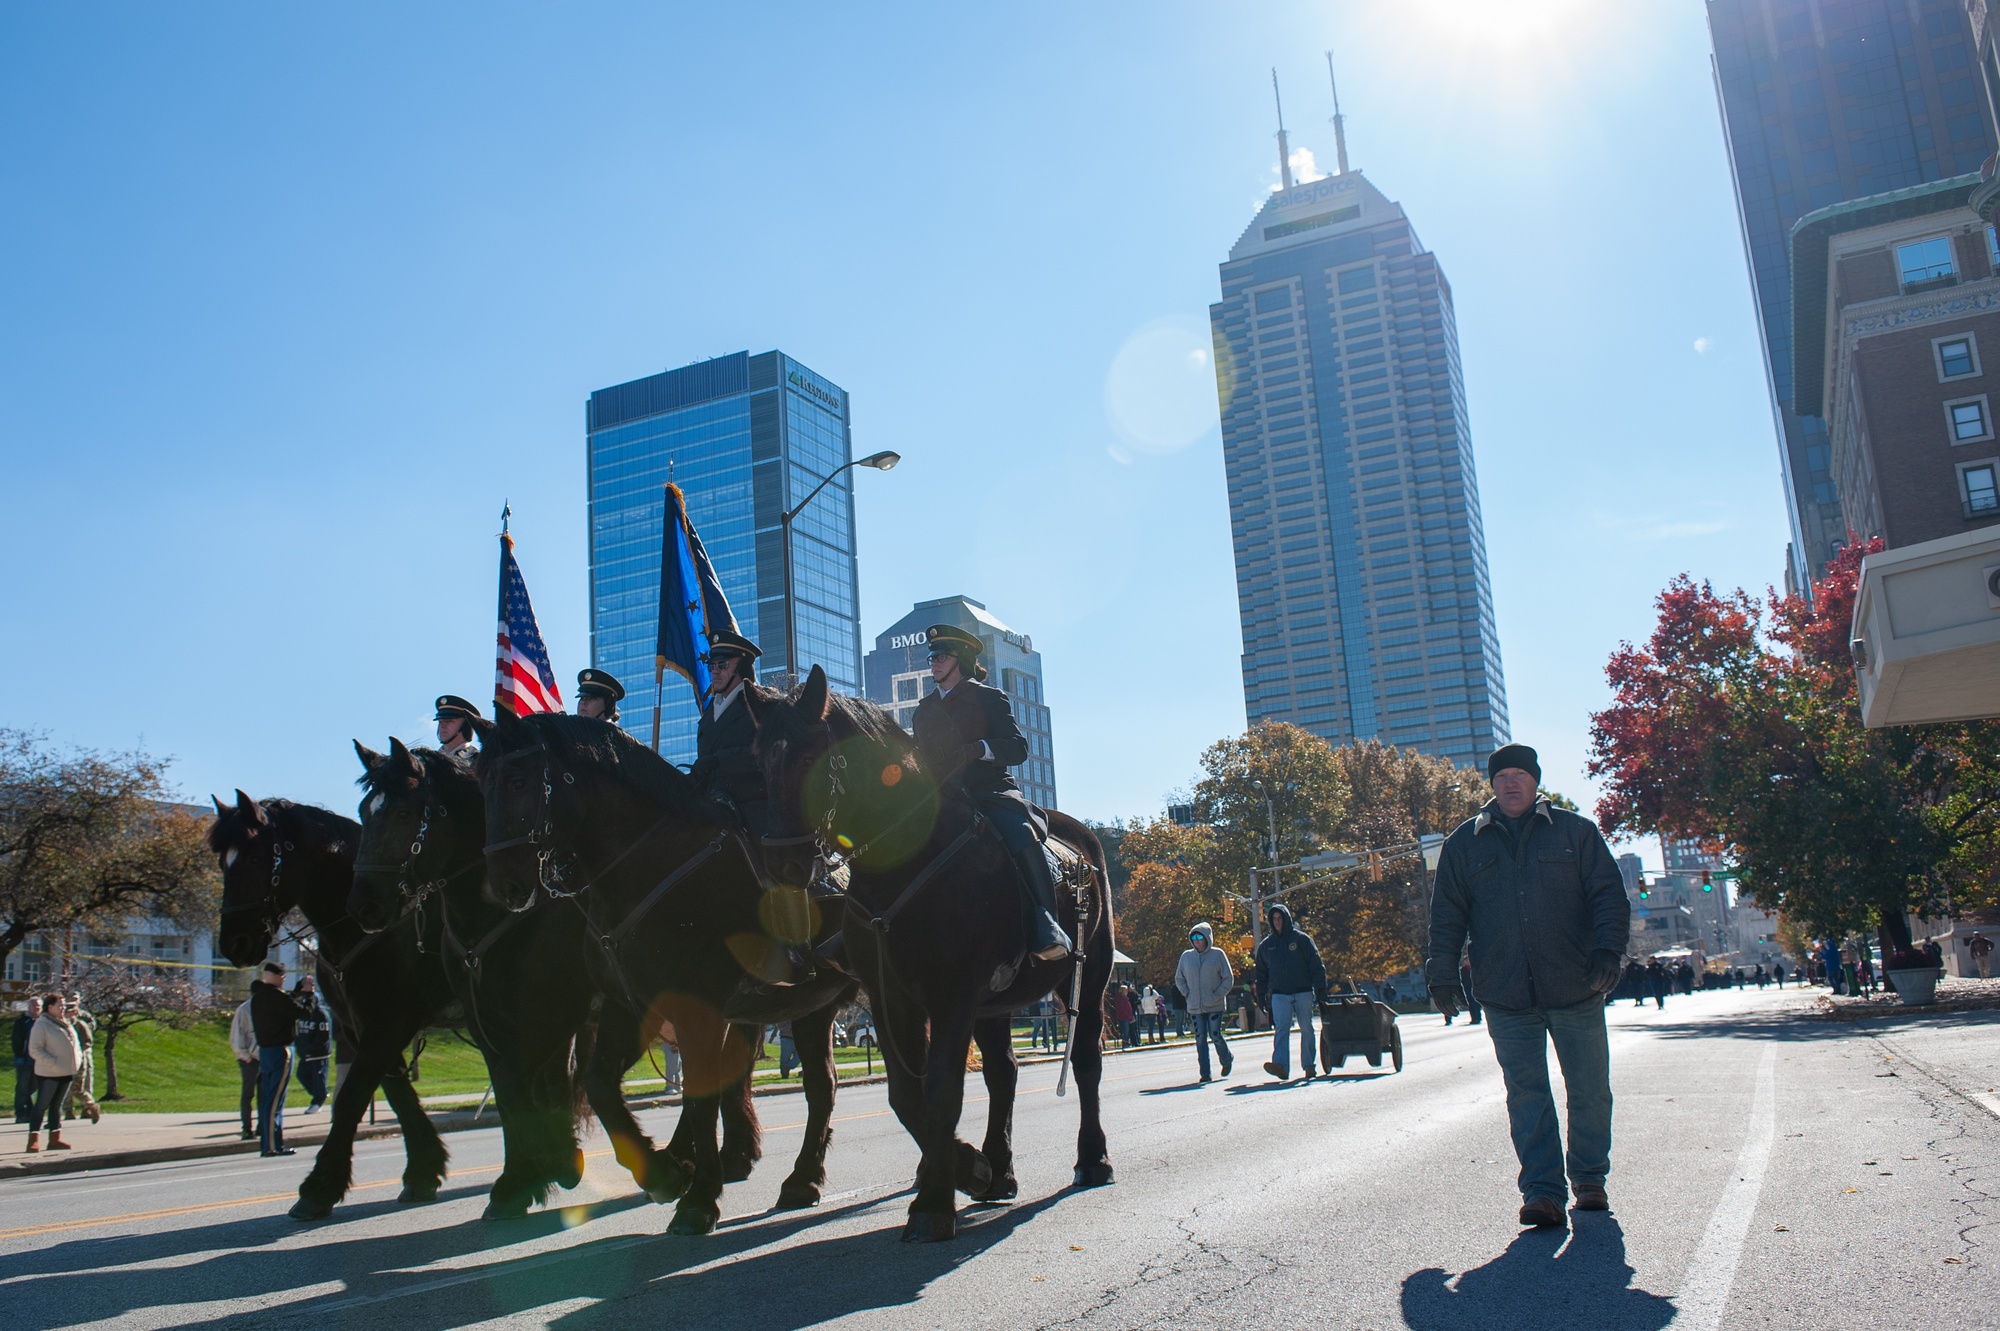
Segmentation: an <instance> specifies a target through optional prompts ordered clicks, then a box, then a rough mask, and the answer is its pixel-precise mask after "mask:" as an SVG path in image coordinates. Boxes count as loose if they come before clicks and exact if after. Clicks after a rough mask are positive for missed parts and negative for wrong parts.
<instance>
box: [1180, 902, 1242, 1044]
mask: <svg viewBox="0 0 2000 1331" xmlns="http://www.w3.org/2000/svg"><path fill="white" fill-rule="evenodd" d="M1188 942H1189V944H1190V946H1189V948H1188V949H1187V951H1185V952H1183V953H1181V959H1180V964H1179V965H1177V966H1175V967H1174V992H1175V993H1178V994H1179V995H1180V996H1181V998H1182V1000H1183V1001H1184V1002H1186V1004H1187V1013H1188V1016H1189V1017H1190V1018H1191V1019H1192V1020H1193V1022H1194V1053H1195V1064H1196V1066H1197V1067H1199V1068H1200V1069H1201V1079H1202V1080H1203V1081H1213V1080H1215V1079H1214V1078H1213V1077H1211V1076H1210V1075H1209V1070H1208V1067H1209V1065H1208V1046H1209V1042H1210V1041H1214V1043H1215V1053H1216V1057H1217V1058H1219V1059H1221V1060H1222V1075H1223V1076H1225V1077H1227V1076H1228V1075H1229V1070H1230V1068H1232V1067H1234V1066H1235V1065H1236V1060H1235V1058H1233V1057H1232V1056H1231V1055H1230V1052H1229V1042H1228V1041H1227V1040H1225V1039H1224V1038H1223V1036H1222V1023H1223V1018H1224V1017H1226V1016H1227V1015H1228V1012H1227V1009H1228V1006H1229V991H1230V990H1231V989H1232V988H1234V987H1235V984H1236V977H1235V976H1234V975H1233V974H1231V973H1230V969H1229V958H1228V957H1225V956H1223V955H1222V949H1221V948H1219V947H1217V946H1216V945H1215V930H1214V929H1213V928H1211V927H1210V926H1209V924H1208V922H1207V921H1206V920H1204V921H1203V922H1201V923H1200V924H1197V925H1196V926H1195V927H1194V928H1192V929H1190V930H1188Z"/></svg>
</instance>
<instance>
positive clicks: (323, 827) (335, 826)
mask: <svg viewBox="0 0 2000 1331" xmlns="http://www.w3.org/2000/svg"><path fill="white" fill-rule="evenodd" d="M257 807H258V808H260V809H262V810H263V811H264V816H265V817H266V818H268V819H270V821H271V825H272V826H273V827H276V826H278V825H280V824H281V823H282V824H285V825H287V831H288V833H289V834H290V835H292V836H294V837H297V836H300V835H301V834H304V835H306V836H310V837H315V838H317V840H318V844H317V845H315V846H312V847H310V848H311V849H315V850H322V851H326V852H328V853H330V854H338V853H340V847H341V844H342V843H343V842H346V843H349V844H351V843H352V841H353V839H354V838H355V837H356V836H357V835H359V834H360V831H361V824H359V823H357V822H355V821H354V820H353V819H352V818H348V817H344V816H343V815H341V814H337V813H335V812H334V811H333V810H332V809H322V808H321V807H320V806H319V805H317V804H301V803H299V802H298V801H297V800H288V799H267V800H258V801H257ZM245 821H246V819H245V818H244V816H243V814H242V812H241V811H239V810H237V809H234V808H229V809H225V810H224V811H223V812H222V813H219V814H217V815H216V819H215V823H214V825H213V826H211V827H210V828H209V829H208V848H209V849H210V850H212V851H214V852H216V853H217V854H221V853H222V852H223V851H225V850H228V849H229V848H230V847H231V846H233V845H235V844H236V841H237V839H238V838H239V837H241V836H242V833H243V824H244V822H245Z"/></svg>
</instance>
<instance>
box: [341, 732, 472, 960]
mask: <svg viewBox="0 0 2000 1331" xmlns="http://www.w3.org/2000/svg"><path fill="white" fill-rule="evenodd" d="M354 752H355V754H356V756H358V757H359V758H360V759H361V766H362V769H363V770H362V773H361V776H360V778H359V780H358V782H357V784H358V785H360V786H361V787H362V790H363V794H362V797H361V810H360V812H361V838H360V847H359V850H358V851H357V853H356V855H355V860H354V889H353V891H352V893H350V894H349V896H348V898H347V913H348V914H349V915H351V916H353V917H354V922H355V923H356V924H359V925H360V926H361V927H362V928H363V929H366V930H367V931H368V932H370V933H379V932H380V931H381V930H383V929H386V928H388V927H389V926H390V925H391V924H394V923H395V922H396V921H397V920H398V919H399V918H401V916H402V915H403V913H404V912H406V911H409V910H414V909H419V908H421V906H422V904H423V901H424V899H425V898H426V897H428V896H429V895H430V894H431V893H432V892H433V891H436V890H437V889H439V888H441V887H443V886H444V884H445V882H446V879H447V877H448V876H450V875H454V874H457V873H459V872H462V871H464V870H466V869H469V868H470V867H471V865H470V863H469V862H467V861H466V860H465V848H457V849H458V852H459V853H456V854H454V853H453V851H454V847H453V846H452V845H450V844H447V840H448V837H449V834H450V833H452V832H453V831H455V830H457V829H455V828H454V827H453V826H452V825H451V824H449V823H446V822H445V820H446V819H447V818H449V817H450V808H449V805H448V803H447V801H446V798H445V792H443V791H440V790H439V789H438V785H439V782H438V780H437V779H436V778H435V776H434V773H436V772H437V771H438V770H439V769H438V764H440V763H442V764H447V765H450V764H451V763H452V760H451V759H450V758H447V757H445V756H444V755H443V754H441V753H436V752H433V751H428V750H426V751H421V752H413V751H412V750H411V749H409V748H408V747H407V746H405V745H404V743H403V741H401V740H400V739H396V738H393V737H391V739H390V740H389V752H387V753H377V752H376V751H375V750H373V749H371V748H369V747H368V746H367V745H365V744H363V743H362V742H361V741H360V740H356V741H354ZM456 770H457V769H456V767H455V766H449V767H447V769H446V771H447V773H449V772H452V771H456ZM460 835H461V836H462V835H463V833H461V834H460ZM474 849H475V850H476V848H474Z"/></svg>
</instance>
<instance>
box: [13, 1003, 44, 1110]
mask: <svg viewBox="0 0 2000 1331" xmlns="http://www.w3.org/2000/svg"><path fill="white" fill-rule="evenodd" d="M41 1018H42V1000H41V999H39V998H31V999H29V1000H28V1007H27V1010H26V1011H24V1012H22V1013H21V1015H20V1016H18V1017H16V1018H14V1121H15V1122H16V1123H19V1124H22V1125H23V1126H26V1124H27V1122H28V1119H29V1118H30V1117H31V1116H33V1114H34V1112H35V1060H34V1059H32V1058H29V1057H28V1036H29V1034H30V1033H32V1032H33V1031H34V1029H35V1023H36V1022H37V1021H40V1020H41Z"/></svg>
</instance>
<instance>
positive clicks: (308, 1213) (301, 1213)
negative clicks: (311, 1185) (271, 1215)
mask: <svg viewBox="0 0 2000 1331" xmlns="http://www.w3.org/2000/svg"><path fill="white" fill-rule="evenodd" d="M332 1214H333V1203H332V1202H322V1201H320V1200H318V1199H317V1198H312V1197H301V1198H299V1199H298V1200H297V1201H295V1202H293V1203H292V1209H291V1211H290V1215H291V1217H292V1219H294V1220H324V1219H326V1218H327V1217H328V1216H330V1215H332Z"/></svg>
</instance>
